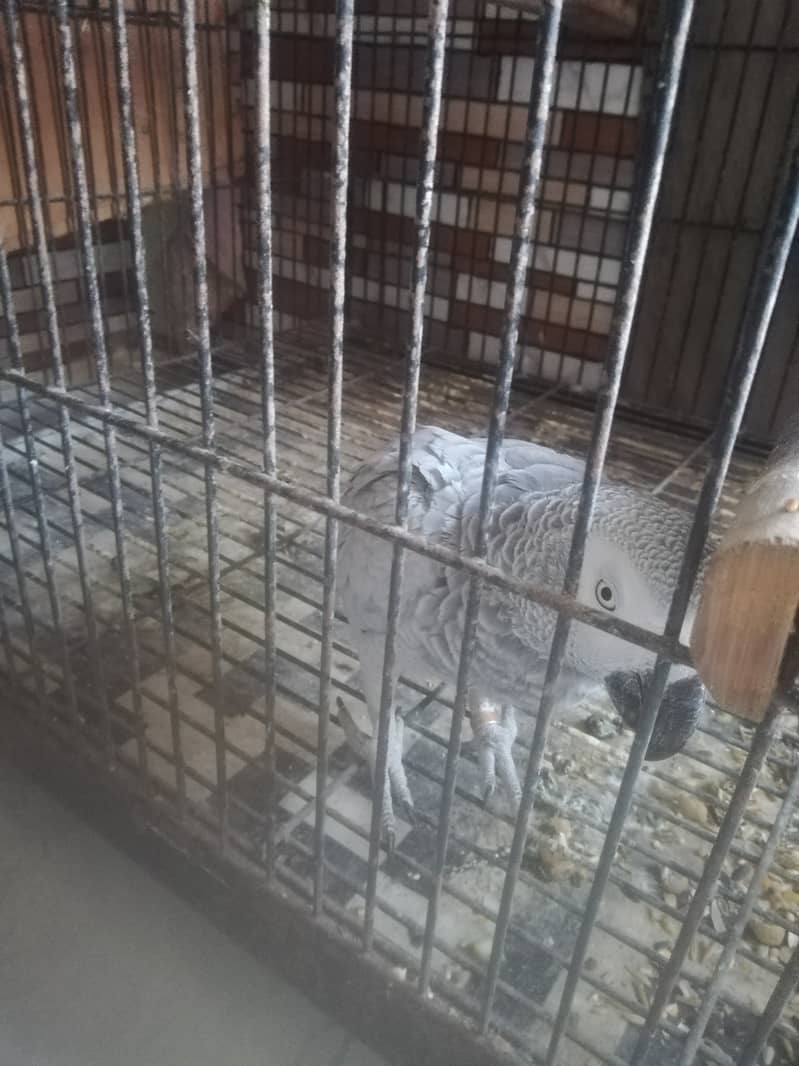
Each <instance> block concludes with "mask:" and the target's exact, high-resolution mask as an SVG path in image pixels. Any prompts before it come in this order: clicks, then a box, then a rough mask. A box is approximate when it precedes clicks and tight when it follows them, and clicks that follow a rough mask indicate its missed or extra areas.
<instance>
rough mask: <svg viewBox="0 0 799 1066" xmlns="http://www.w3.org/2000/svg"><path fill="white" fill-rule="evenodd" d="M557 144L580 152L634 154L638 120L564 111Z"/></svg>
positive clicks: (636, 143)
mask: <svg viewBox="0 0 799 1066" xmlns="http://www.w3.org/2000/svg"><path fill="white" fill-rule="evenodd" d="M562 116H563V121H562V124H561V128H560V137H559V138H558V146H559V147H560V148H572V149H575V150H576V151H578V152H600V153H609V154H611V155H620V156H627V157H633V156H634V155H635V154H636V151H637V149H638V119H636V118H623V117H621V116H618V115H603V114H598V113H593V112H588V111H563V112H562Z"/></svg>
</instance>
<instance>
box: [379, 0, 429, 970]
mask: <svg viewBox="0 0 799 1066" xmlns="http://www.w3.org/2000/svg"><path fill="white" fill-rule="evenodd" d="M448 8H449V0H430V8H429V13H428V50H427V60H426V68H425V83H424V110H423V115H422V129H421V147H420V153H419V173H418V177H417V181H416V255H415V258H414V264H413V276H412V280H411V321H410V335H409V338H408V348H407V353H406V356H405V387H404V392H403V399H402V423H401V428H400V450H399V470H398V478H397V502H396V511H395V523H396V525H397V526H398V527H399V528H400V529H402V530H404V529H405V526H406V524H407V518H408V499H409V494H410V484H411V470H412V467H411V449H412V447H413V434H414V430H415V428H416V406H417V402H418V396H419V373H420V370H421V363H422V339H423V334H424V301H425V291H426V289H427V268H428V259H429V252H430V220H431V214H432V207H433V189H434V184H435V166H436V150H437V147H438V123H439V118H440V114H441V92H442V87H443V82H444V60H445V53H446V48H445V45H446V31H447V11H448ZM403 574H404V547H403V545H402V543H401V541H399V540H395V543H394V551H393V556H392V560H391V578H390V582H389V592H388V610H387V614H386V641H385V653H384V659H383V683H382V689H381V693H380V719H379V723H378V730H377V758H376V765H375V774H374V785H373V787H374V793H373V806H372V824H371V832H370V838H369V863H368V872H367V881H366V904H365V908H364V924H363V943H364V948H365V949H366V950H367V951H368V950H369V949H370V948H371V945H372V939H373V935H374V914H375V899H376V896H377V870H378V863H379V859H380V837H381V831H382V825H383V810H384V805H385V791H386V787H387V783H388V741H389V728H390V717H391V714H392V713H393V709H394V694H395V689H396V642H397V632H398V629H399V617H400V610H401V607H402V579H403Z"/></svg>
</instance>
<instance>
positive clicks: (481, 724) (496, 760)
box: [472, 704, 522, 808]
mask: <svg viewBox="0 0 799 1066" xmlns="http://www.w3.org/2000/svg"><path fill="white" fill-rule="evenodd" d="M472 729H473V732H474V739H475V743H476V745H477V749H478V753H479V760H480V770H481V773H482V775H483V804H484V805H485V804H487V803H488V801H489V800H490V799H491V797H492V796H493V794H494V792H495V790H496V787H497V777H499V780H500V781H501V782H502V784H503V785H504V786H505V788H506V789H507V791H508V792H509V793H510V795H511V796H512V797H513V802H514V806H515V807H517V808H518V806H519V801H520V800H521V796H522V787H521V785H520V784H519V775H518V774H517V773H516V765H515V763H514V761H513V753H512V751H513V742H514V740H515V739H516V734H517V732H518V729H517V726H516V712H515V711H514V709H513V707H511V706H510V705H509V704H502V706H501V707H500V708H499V713H498V714H497V709H496V708H495V707H493V706H490V705H488V704H484V705H483V706H482V707H481V708H480V709H479V710H478V711H477V712H475V713H473V714H472Z"/></svg>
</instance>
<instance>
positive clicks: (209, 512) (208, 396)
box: [180, 0, 265, 848]
mask: <svg viewBox="0 0 799 1066" xmlns="http://www.w3.org/2000/svg"><path fill="white" fill-rule="evenodd" d="M262 6H265V5H259V7H262ZM180 30H181V32H180V42H181V57H182V60H183V107H184V112H185V122H186V156H187V162H188V171H189V193H190V200H191V232H192V243H193V251H194V305H195V314H196V316H197V322H196V329H197V343H198V347H199V352H198V357H199V370H200V399H201V404H202V438H203V446H204V447H205V448H208V449H210V450H213V448H214V438H215V433H214V398H213V367H212V364H211V329H210V323H209V321H208V265H207V262H206V252H205V218H204V215H203V186H202V154H201V151H202V149H201V144H200V104H199V98H198V91H199V90H198V86H197V40H196V23H195V11H194V0H180ZM205 520H206V526H207V533H208V587H209V593H210V605H211V645H212V658H213V675H214V733H215V741H216V782H217V794H216V799H217V804H218V809H219V833H220V841H221V844H222V847H223V848H224V847H226V846H227V837H228V802H227V760H226V757H225V711H224V682H223V678H222V604H221V591H220V572H219V515H218V512H217V502H216V471H215V470H214V467H213V466H212V465H211V464H210V463H206V465H205Z"/></svg>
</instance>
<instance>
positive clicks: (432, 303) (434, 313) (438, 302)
mask: <svg viewBox="0 0 799 1066" xmlns="http://www.w3.org/2000/svg"><path fill="white" fill-rule="evenodd" d="M424 310H425V314H427V315H429V316H430V317H431V318H434V319H435V320H436V322H446V321H447V319H448V318H449V300H447V299H445V298H444V297H443V296H431V295H430V294H428V295H427V296H426V297H425V301H424Z"/></svg>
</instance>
